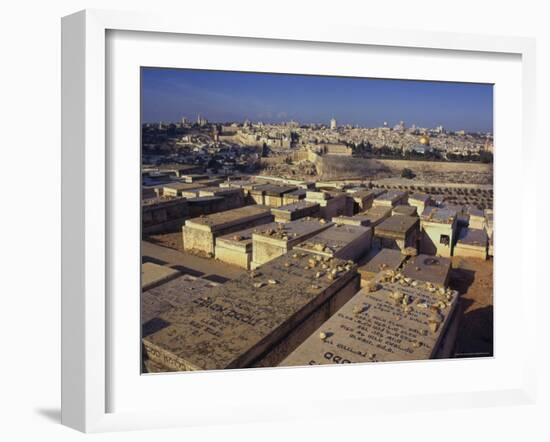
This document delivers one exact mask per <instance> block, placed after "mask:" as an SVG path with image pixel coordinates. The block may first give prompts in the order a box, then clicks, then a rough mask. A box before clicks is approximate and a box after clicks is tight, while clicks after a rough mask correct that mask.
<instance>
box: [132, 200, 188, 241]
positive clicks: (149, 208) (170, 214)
mask: <svg viewBox="0 0 550 442" xmlns="http://www.w3.org/2000/svg"><path fill="white" fill-rule="evenodd" d="M188 215H189V202H188V201H187V200H186V199H185V198H181V197H177V198H160V197H155V198H150V199H147V200H143V201H142V206H141V224H142V233H144V234H153V233H164V232H168V231H178V230H179V229H181V226H182V225H183V223H184V221H185V219H186V217H187V216H188Z"/></svg>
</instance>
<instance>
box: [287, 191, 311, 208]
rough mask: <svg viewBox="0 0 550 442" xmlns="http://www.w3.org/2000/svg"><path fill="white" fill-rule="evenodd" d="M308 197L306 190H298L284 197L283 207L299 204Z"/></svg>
mask: <svg viewBox="0 0 550 442" xmlns="http://www.w3.org/2000/svg"><path fill="white" fill-rule="evenodd" d="M305 197H306V189H296V190H293V191H292V192H288V193H285V194H284V195H283V206H285V205H287V204H292V203H297V202H298V201H301V200H303V199H304V198H305Z"/></svg>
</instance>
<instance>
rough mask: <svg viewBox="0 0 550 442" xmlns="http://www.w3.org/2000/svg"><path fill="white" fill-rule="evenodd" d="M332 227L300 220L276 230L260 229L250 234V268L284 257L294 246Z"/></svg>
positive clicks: (321, 221)
mask: <svg viewBox="0 0 550 442" xmlns="http://www.w3.org/2000/svg"><path fill="white" fill-rule="evenodd" d="M330 226H332V223H329V222H326V221H324V220H318V219H314V218H301V219H298V220H296V221H291V222H289V223H285V224H279V225H278V226H277V228H276V229H273V228H266V229H260V231H259V232H257V233H253V234H252V242H253V244H252V268H256V267H258V266H260V265H262V264H265V263H266V262H269V261H271V260H272V259H274V258H277V257H278V256H281V255H284V254H285V253H287V252H288V251H289V250H292V249H293V248H294V247H295V246H296V245H298V244H300V243H301V242H303V241H305V240H306V239H308V238H311V237H312V236H314V235H316V234H317V233H319V232H322V231H323V230H325V229H327V228H329V227H330Z"/></svg>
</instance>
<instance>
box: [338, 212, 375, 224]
mask: <svg viewBox="0 0 550 442" xmlns="http://www.w3.org/2000/svg"><path fill="white" fill-rule="evenodd" d="M332 222H333V223H335V224H345V225H348V226H364V227H369V226H370V218H369V217H368V216H367V215H365V214H362V213H358V214H357V215H353V216H344V215H341V216H335V217H334V218H332Z"/></svg>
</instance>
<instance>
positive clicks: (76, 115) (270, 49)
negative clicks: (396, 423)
mask: <svg viewBox="0 0 550 442" xmlns="http://www.w3.org/2000/svg"><path fill="white" fill-rule="evenodd" d="M62 36H63V38H62V52H63V60H62V73H63V84H62V105H63V106H62V107H63V110H62V119H63V128H62V141H63V149H62V152H63V162H62V173H63V185H62V206H63V213H62V216H63V231H62V240H63V245H62V255H63V256H62V264H63V267H62V269H63V274H62V290H63V293H62V308H63V311H62V321H63V322H62V351H63V360H62V370H63V373H62V389H63V390H62V421H63V423H64V424H66V425H68V426H70V427H73V428H76V429H79V430H81V431H86V432H91V431H109V430H120V429H139V428H156V427H168V426H187V425H207V424H209V423H222V422H254V421H260V420H265V419H270V420H272V419H285V418H291V417H292V418H297V417H298V418H300V417H303V418H306V417H312V416H319V415H321V414H322V413H323V409H326V407H327V406H329V407H331V405H330V404H338V406H337V407H331V410H333V413H334V414H335V415H357V414H368V413H371V412H373V411H375V410H380V409H384V410H387V411H388V412H396V411H402V410H410V409H439V408H442V407H445V408H452V407H456V408H461V407H468V406H471V404H472V403H475V404H477V405H484V406H485V405H497V404H499V403H518V404H520V403H530V402H531V401H532V400H533V395H534V367H533V364H534V360H533V359H530V357H529V355H530V354H531V352H533V350H534V349H533V348H532V347H533V346H534V340H533V339H532V337H533V335H534V330H535V324H534V321H533V320H532V318H529V317H527V316H524V315H519V314H518V312H520V311H524V310H525V309H526V307H527V306H528V305H530V304H532V303H533V302H534V297H535V293H536V292H535V290H534V288H533V284H534V280H533V279H532V278H529V277H528V274H527V271H528V269H527V266H526V264H525V263H527V262H528V256H530V254H532V253H533V250H532V248H533V247H534V245H532V244H531V242H529V241H527V232H528V224H527V223H526V222H525V221H526V219H527V218H526V217H527V213H528V211H526V210H522V208H524V207H528V206H529V205H530V204H532V203H534V201H536V195H535V192H534V191H533V190H532V189H534V188H535V186H532V187H531V186H529V185H528V184H529V182H531V181H532V180H533V179H534V177H530V176H527V175H526V174H524V170H527V169H524V167H525V168H526V167H527V165H528V164H529V163H530V162H532V161H534V159H533V155H534V154H533V152H534V151H533V141H532V139H531V135H530V134H531V133H532V131H531V130H530V127H531V126H532V125H533V117H534V96H535V86H534V84H535V82H534V75H535V74H534V56H535V55H534V53H535V51H534V42H533V41H532V40H529V39H523V38H509V37H499V38H496V37H490V36H476V35H462V34H461V35H456V34H445V33H441V34H432V33H426V32H414V31H407V32H404V31H400V32H390V31H388V30H383V31H382V30H375V29H368V28H365V29H349V28H345V27H337V26H336V27H331V28H330V29H326V28H323V29H319V28H317V27H313V26H304V27H303V28H300V29H294V28H291V27H290V26H289V27H285V26H284V25H283V26H281V25H280V24H278V25H277V27H275V26H273V27H270V26H265V24H262V25H261V26H260V25H255V24H252V23H251V24H250V25H249V26H248V27H247V26H244V27H243V26H232V25H231V24H229V23H227V24H225V25H222V26H220V24H219V23H215V24H214V23H211V22H209V21H206V20H204V21H201V20H200V19H198V20H195V21H193V22H192V23H184V24H182V23H180V21H179V20H177V19H176V18H172V17H169V16H151V15H142V14H130V13H120V12H117V13H115V12H108V11H83V12H79V13H76V14H74V15H71V16H68V17H65V18H64V19H63V22H62ZM528 188H529V189H530V190H529V192H527V191H526V189H528ZM495 223H496V224H497V227H496V228H495V227H494V224H495ZM495 232H498V233H497V234H495ZM512 236H513V237H514V238H516V240H514V241H506V240H504V241H502V240H501V238H505V239H506V238H510V237H512ZM495 251H496V252H495ZM511 275H513V277H512V276H511ZM525 311H526V310H525Z"/></svg>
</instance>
